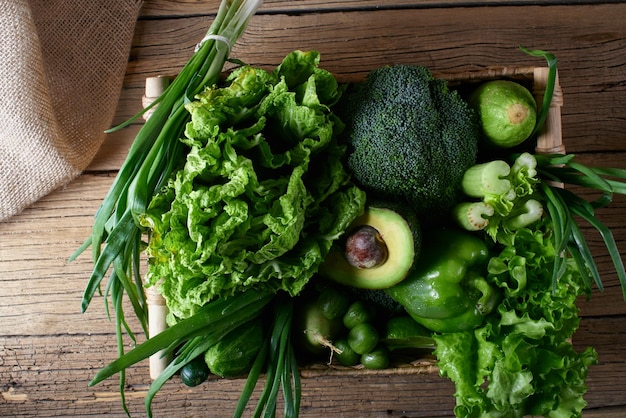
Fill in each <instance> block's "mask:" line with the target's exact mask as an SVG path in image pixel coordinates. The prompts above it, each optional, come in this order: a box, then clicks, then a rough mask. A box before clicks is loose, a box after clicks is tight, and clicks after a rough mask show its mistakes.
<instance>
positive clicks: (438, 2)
mask: <svg viewBox="0 0 626 418" xmlns="http://www.w3.org/2000/svg"><path fill="white" fill-rule="evenodd" d="M458 3H459V2H458V1H456V0H420V1H415V0H394V1H386V2H380V1H377V0H344V1H341V2H336V1H324V0H298V1H290V0H265V1H264V2H263V5H262V6H261V8H260V9H259V11H258V13H259V14H267V13H303V12H310V11H316V12H319V11H332V10H367V9H381V8H413V9H425V8H446V7H448V8H449V7H456V6H458ZM500 3H502V2H499V1H497V0H496V1H494V0H472V1H465V2H463V4H464V5H465V6H466V7H477V6H499V5H500ZM515 3H516V4H517V5H519V6H522V5H537V4H542V5H554V4H559V5H574V4H576V5H580V4H581V3H587V4H594V3H606V1H603V0H586V1H572V0H516V2H515ZM217 7H218V2H217V1H215V0H212V1H208V2H198V1H195V0H175V1H170V0H155V1H149V2H146V3H145V4H144V6H143V8H142V9H141V17H142V18H155V17H168V16H181V15H207V14H208V15H211V14H214V13H215V12H216V10H217Z"/></svg>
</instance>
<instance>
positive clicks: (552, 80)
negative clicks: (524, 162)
mask: <svg viewBox="0 0 626 418" xmlns="http://www.w3.org/2000/svg"><path fill="white" fill-rule="evenodd" d="M519 48H520V49H521V50H522V51H524V52H525V53H527V54H528V55H530V56H533V57H543V58H545V59H546V63H547V64H548V80H547V81H546V88H545V93H544V95H543V102H542V104H541V109H540V111H539V115H538V116H537V122H535V128H534V130H533V133H532V134H531V136H534V135H536V134H537V133H539V131H540V130H541V128H543V124H544V123H545V121H546V118H547V117H548V111H549V109H550V105H551V104H552V97H553V96H554V87H555V86H556V75H557V64H558V61H557V59H556V56H555V55H554V54H553V53H551V52H546V51H541V50H539V49H535V50H530V49H528V48H525V47H523V46H520V47H519Z"/></svg>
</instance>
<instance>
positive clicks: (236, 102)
mask: <svg viewBox="0 0 626 418" xmlns="http://www.w3.org/2000/svg"><path fill="white" fill-rule="evenodd" d="M318 64H319V54H318V53H317V52H314V51H311V52H301V51H294V52H292V53H291V54H289V55H288V56H287V57H286V58H285V59H284V61H283V62H282V64H281V65H280V66H278V67H277V68H276V69H275V70H274V71H273V72H268V71H265V70H262V69H259V68H252V67H250V66H242V67H239V68H237V69H236V70H234V71H233V72H232V73H231V74H230V76H229V77H228V78H227V79H226V80H225V81H224V82H223V83H222V84H221V85H219V86H213V87H211V88H209V89H207V90H206V91H204V92H203V93H201V94H199V95H198V96H197V97H196V98H195V100H194V101H192V102H190V103H188V104H187V105H186V108H187V110H188V111H189V112H190V114H191V121H190V122H189V123H188V125H187V127H186V130H185V137H184V138H181V141H182V142H183V143H185V144H186V145H187V146H188V147H189V151H188V155H187V158H186V161H185V163H184V166H183V167H182V168H181V169H180V170H179V171H177V172H176V173H175V175H174V176H173V177H172V178H171V179H170V180H169V181H168V183H167V186H166V187H165V188H164V189H163V190H162V191H161V192H160V193H159V194H158V195H157V196H156V197H155V198H154V199H153V200H152V202H151V204H150V206H149V210H148V212H147V213H146V214H145V216H144V218H143V221H142V222H143V224H144V225H146V226H148V228H149V229H150V233H151V235H150V240H149V243H148V248H147V251H146V252H147V254H148V256H149V270H148V275H147V277H148V279H147V280H148V285H149V286H158V289H159V291H160V292H161V293H162V294H163V296H164V297H165V299H166V302H167V305H168V308H169V311H170V316H169V317H168V322H169V323H170V324H171V323H174V322H176V321H178V320H179V319H182V318H187V317H189V316H191V315H193V314H194V313H195V312H197V311H198V310H199V309H200V308H201V307H202V306H203V305H205V304H206V303H207V302H209V301H211V300H213V299H216V298H219V297H229V296H232V295H233V294H235V293H237V292H240V291H242V290H244V289H245V288H249V287H258V288H264V289H270V290H272V291H279V290H284V291H286V292H288V293H289V294H290V295H296V294H298V293H299V292H300V291H301V290H302V289H303V287H304V286H305V284H306V283H307V282H308V280H309V279H310V278H311V277H312V276H313V275H314V274H315V273H316V271H317V268H318V266H319V264H320V263H321V262H322V261H323V260H324V258H325V257H326V255H327V253H328V250H329V248H330V247H331V245H332V243H333V242H334V240H336V239H337V238H338V237H339V236H340V235H341V233H342V232H343V231H344V230H345V229H346V227H347V226H348V225H349V224H350V223H351V222H352V220H353V219H354V218H355V217H357V216H358V215H360V214H361V213H362V212H363V209H364V204H365V194H364V193H363V192H362V191H361V190H360V189H359V188H357V187H356V186H354V185H353V183H352V182H351V179H350V175H349V173H348V172H347V171H346V170H345V169H344V165H343V162H342V158H343V155H344V153H345V147H344V146H343V145H341V144H339V143H338V142H337V140H336V138H337V135H338V134H339V133H340V132H341V130H342V129H343V125H342V123H341V121H340V120H339V119H338V118H337V117H336V116H335V115H334V113H333V112H332V105H333V104H335V103H336V101H337V100H338V99H339V97H340V95H341V88H340V86H339V85H338V83H337V82H336V81H335V79H334V77H333V76H332V75H331V74H330V73H329V72H328V71H325V70H323V69H321V68H319V67H318Z"/></svg>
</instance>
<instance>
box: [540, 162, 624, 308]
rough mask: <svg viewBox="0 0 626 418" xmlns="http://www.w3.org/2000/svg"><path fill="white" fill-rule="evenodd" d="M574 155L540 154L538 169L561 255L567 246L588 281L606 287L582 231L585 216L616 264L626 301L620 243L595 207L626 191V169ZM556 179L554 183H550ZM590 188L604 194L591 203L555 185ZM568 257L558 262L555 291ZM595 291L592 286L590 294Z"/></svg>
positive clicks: (553, 280) (556, 262)
mask: <svg viewBox="0 0 626 418" xmlns="http://www.w3.org/2000/svg"><path fill="white" fill-rule="evenodd" d="M574 157H575V156H574V155H573V154H569V155H561V154H558V155H537V156H536V158H537V162H538V166H537V170H538V172H539V173H540V176H541V177H542V178H543V179H544V180H545V181H544V182H543V183H542V188H541V190H542V192H543V194H544V196H545V199H546V205H547V208H548V212H549V214H550V217H551V218H552V219H553V222H554V224H555V239H556V242H557V245H556V246H557V248H558V249H559V254H563V253H564V250H565V249H567V250H568V252H569V254H570V255H571V256H572V257H573V259H574V261H576V262H577V263H578V264H579V266H578V267H579V269H580V271H581V272H582V273H583V274H585V275H586V276H587V278H588V279H589V280H588V282H590V281H591V279H593V281H594V282H595V283H596V285H597V286H598V288H599V289H603V285H602V280H601V278H600V274H599V272H598V268H597V266H596V263H595V261H594V258H593V255H592V253H591V251H590V249H589V246H588V245H587V243H586V240H585V237H584V235H583V234H582V232H581V231H580V227H579V225H578V220H579V219H581V220H583V221H585V222H587V223H588V224H589V225H590V226H592V227H593V228H594V229H595V230H596V231H598V233H599V234H600V236H601V237H602V240H603V242H604V244H605V246H606V248H607V250H608V252H609V255H610V257H611V260H612V261H613V264H614V266H615V271H616V273H617V277H618V279H619V282H620V284H621V287H622V293H623V296H624V299H625V300H626V271H625V270H624V263H623V261H622V257H621V255H620V252H619V249H618V248H617V243H616V242H615V238H614V237H613V234H612V232H611V230H610V229H609V228H608V227H607V226H606V225H605V224H604V223H603V222H602V221H601V220H600V219H599V218H598V217H597V216H596V214H595V210H596V209H598V208H602V207H605V206H606V205H608V204H609V203H610V202H611V201H612V199H613V195H614V193H618V194H625V192H626V170H623V169H616V168H603V167H598V168H595V167H587V166H585V165H583V164H580V163H578V162H575V161H574ZM549 182H552V183H549ZM554 183H556V184H563V185H566V186H567V185H572V186H579V187H586V188H589V189H592V190H595V191H598V192H601V193H602V194H601V196H600V197H598V198H597V199H596V200H594V201H591V202H588V201H586V200H585V199H583V198H582V197H581V196H579V195H577V194H574V193H573V192H571V191H570V190H567V189H566V188H562V187H555V186H553V185H552V184H554ZM565 262H566V261H565V259H564V258H559V259H557V260H556V261H555V268H554V271H553V277H552V286H551V287H552V290H553V292H554V291H555V290H556V287H557V285H558V284H557V281H558V280H559V274H560V272H561V271H562V270H563V264H564V263H565ZM590 291H591V288H590V287H589V288H588V289H587V293H588V294H589V292H590Z"/></svg>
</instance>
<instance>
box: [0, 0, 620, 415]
mask: <svg viewBox="0 0 626 418" xmlns="http://www.w3.org/2000/svg"><path fill="white" fill-rule="evenodd" d="M456 4H459V3H458V2H454V1H452V0H440V1H437V0H424V1H419V2H418V1H408V0H395V1H392V0H388V1H372V0H350V1H342V2H332V1H323V0H300V1H297V2H293V1H281V0H273V1H272V0H267V1H266V2H265V4H264V5H263V7H262V8H261V9H260V10H259V12H258V14H257V15H256V16H255V17H254V18H253V19H252V21H251V22H250V24H249V27H248V30H247V31H246V33H245V35H244V36H243V37H242V39H241V40H240V41H239V43H238V44H237V45H236V46H235V48H234V49H233V52H232V56H233V57H236V58H239V59H242V60H244V61H246V62H248V63H250V64H254V65H259V66H264V67H268V68H272V67H273V66H275V65H276V64H277V63H278V62H279V61H280V59H281V58H282V57H283V56H284V55H285V54H287V53H288V52H289V51H291V50H293V49H316V50H318V51H320V52H321V54H322V66H323V67H324V68H327V69H329V70H331V71H332V72H334V73H335V74H336V75H337V76H338V78H340V79H341V80H353V79H359V78H361V77H363V75H364V74H365V73H366V72H367V71H368V70H369V69H371V68H374V67H377V66H380V65H384V64H393V63H417V64H422V65H426V66H428V67H430V68H431V69H432V70H433V72H435V73H436V74H446V73H454V72H458V71H464V70H470V69H480V68H482V67H484V66H494V65H503V66H514V65H524V66H527V65H542V64H543V62H541V61H540V60H539V61H538V60H537V59H535V58H531V57H529V56H527V55H525V54H524V53H522V52H521V51H519V50H518V49H517V47H518V46H519V45H524V46H527V47H529V48H536V49H544V50H547V51H552V52H554V53H555V54H556V55H557V57H558V58H559V61H560V64H559V71H560V81H561V85H562V88H563V91H564V96H565V100H564V107H563V116H562V120H563V136H564V142H565V144H566V147H567V151H568V152H570V153H575V154H577V155H578V156H579V158H580V161H581V162H584V163H587V164H594V165H607V166H614V167H623V168H626V101H625V100H624V95H625V92H626V86H625V82H624V80H625V79H624V74H625V73H626V54H624V52H623V51H624V48H625V47H626V41H625V39H626V29H625V25H624V23H623V22H624V18H625V17H626V4H622V3H620V2H610V1H607V2H602V1H558V0H554V1H548V0H545V1H517V2H511V1H503V2H500V1H497V0H494V1H487V0H473V1H471V0H470V1H467V2H462V5H463V6H462V7H460V6H456ZM217 6H218V2H217V1H216V0H212V1H192V0H187V1H184V0H180V1H167V0H146V1H145V4H144V7H143V11H142V17H141V18H140V20H139V22H138V25H137V28H136V34H135V39H134V44H133V48H132V51H131V56H130V59H129V65H128V70H127V76H126V80H125V84H124V88H123V94H122V99H121V101H120V103H119V107H118V112H117V116H116V122H120V121H122V120H124V119H126V118H127V117H128V116H130V115H132V114H134V113H135V112H136V111H138V110H139V108H140V106H141V95H142V94H143V83H144V80H145V78H146V77H147V76H151V75H158V74H166V75H171V74H176V73H177V71H178V70H180V68H181V67H182V65H183V64H184V62H185V61H186V60H187V59H188V58H189V56H190V54H191V53H192V51H193V48H194V46H195V44H196V43H197V42H198V41H199V40H200V39H201V38H202V36H203V35H204V33H205V32H206V29H207V28H208V26H209V24H210V22H211V21H212V19H213V16H214V15H213V13H214V12H215V11H216V10H217ZM137 129H138V127H137V126H131V127H130V128H128V129H126V130H124V131H122V132H119V133H116V134H111V135H110V137H108V139H107V140H106V142H105V143H104V145H103V146H102V150H101V152H100V153H99V155H98V156H97V158H96V159H95V160H94V161H93V164H92V165H91V166H90V167H89V169H88V170H87V171H86V172H85V173H84V174H83V175H82V176H80V177H79V178H78V179H77V180H75V181H74V182H72V183H71V184H69V185H67V186H66V187H63V188H61V189H59V190H57V191H55V192H53V193H51V194H50V195H49V196H47V197H45V198H43V199H42V200H41V201H39V202H37V203H36V204H34V205H32V207H30V208H28V209H26V210H25V211H24V212H23V213H22V214H20V215H18V216H15V217H14V218H12V219H10V220H8V221H6V222H4V223H2V224H0V416H20V417H22V416H24V417H34V416H41V417H51V416H102V415H106V416H111V417H117V416H124V412H123V411H122V409H121V406H120V400H119V392H118V382H117V380H116V379H109V380H108V381H105V382H103V383H101V384H99V385H97V386H95V387H88V386H87V382H88V381H89V380H90V379H91V377H92V376H93V375H94V373H95V372H96V371H97V370H98V369H99V368H101V367H102V366H104V365H105V364H106V363H108V362H110V361H111V360H113V359H114V358H115V357H116V348H115V336H114V329H113V325H112V324H111V323H110V322H109V321H108V320H107V318H106V315H105V312H104V305H103V304H102V300H101V299H96V300H95V301H94V302H93V303H92V306H91V307H90V308H89V310H88V311H87V313H85V314H81V313H80V299H81V294H82V290H83V288H84V285H85V283H86V280H87V277H88V276H89V273H90V271H91V267H92V265H91V263H90V260H89V257H88V256H87V255H83V256H81V257H79V258H78V259H77V260H76V261H74V262H73V263H68V261H67V259H68V257H69V256H70V254H72V253H73V251H74V250H75V249H76V248H77V247H78V246H79V245H80V244H81V243H82V241H83V240H84V239H85V238H86V237H87V236H88V234H89V232H90V227H91V223H92V219H93V218H92V217H93V214H94V212H95V210H96V209H97V207H98V205H99V203H100V202H101V200H102V198H103V197H104V194H105V193H106V191H107V190H108V187H109V186H110V184H111V182H112V179H113V177H114V176H115V171H116V169H117V168H119V166H120V164H121V161H122V160H123V158H124V157H125V155H126V150H127V148H128V145H129V143H130V142H131V140H132V138H133V136H134V133H136V131H137ZM625 214H626V198H623V197H617V198H616V199H615V202H614V204H613V205H612V206H611V207H610V208H607V209H604V210H602V211H601V212H600V213H599V217H600V218H601V219H602V220H603V221H604V222H605V223H606V224H607V225H608V226H609V227H611V229H612V230H613V232H614V234H615V236H616V239H617V242H618V245H619V247H620V248H621V250H622V252H624V253H625V254H626V226H624V215H625ZM586 233H587V234H588V239H589V241H590V242H591V244H592V246H593V251H594V253H595V254H596V256H597V259H598V260H599V262H600V269H601V273H602V275H603V280H604V282H605V285H606V290H605V291H604V292H603V293H599V292H595V293H594V295H593V297H592V299H591V301H589V302H587V301H585V300H581V301H580V307H581V314H582V316H583V320H582V322H581V327H580V330H579V331H578V333H577V334H576V336H575V339H574V344H575V346H576V347H578V348H580V349H582V348H584V347H587V346H593V347H595V348H596V349H597V351H598V353H599V364H598V365H596V366H593V367H592V368H591V370H590V373H589V378H588V386H589V391H588V393H587V395H586V400H587V401H588V407H587V409H586V410H585V414H584V416H588V417H618V416H620V417H621V416H626V393H625V392H624V390H623V385H622V383H623V382H624V380H625V379H626V303H625V302H624V300H623V298H622V294H621V291H620V288H619V283H618V281H617V276H616V275H615V273H614V270H613V267H612V265H611V263H610V260H609V258H608V256H607V255H606V253H605V252H604V251H603V249H602V247H601V244H600V239H599V237H597V236H596V235H595V234H593V233H592V231H590V230H588V229H587V230H586ZM148 384H149V377H148V370H147V362H146V363H145V364H141V365H139V366H138V367H135V368H133V369H132V370H130V371H129V373H128V382H127V387H126V393H127V399H128V401H129V404H130V410H131V412H133V413H134V415H135V416H143V415H144V413H143V397H144V395H145V392H146V390H147V387H148ZM242 385H243V381H241V380H217V381H211V382H209V383H207V384H204V385H202V386H200V387H197V388H194V389H190V388H186V387H184V386H181V385H180V384H178V383H175V382H172V383H169V384H168V385H166V387H165V388H164V389H163V390H162V392H161V393H160V394H158V395H157V397H156V399H155V402H154V410H155V411H156V413H155V416H157V417H171V416H176V417H178V416H185V417H191V416H203V417H207V416H211V417H222V416H229V415H230V414H231V412H232V410H233V407H234V404H235V402H236V400H237V398H238V396H239V392H240V391H241V388H242ZM453 391H454V388H453V385H452V384H451V383H450V382H449V381H447V380H445V379H442V378H440V377H438V376H437V375H436V374H423V375H410V376H385V375H379V376H362V377H355V376H345V377H340V376H332V377H331V376H326V377H315V378H306V379H304V381H303V399H302V410H301V412H302V415H303V416H311V417H316V416H330V417H368V416H371V417H375V416H376V417H379V416H406V417H435V416H438V417H439V416H451V415H452V408H453V406H454V401H453V398H452V394H453Z"/></svg>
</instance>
